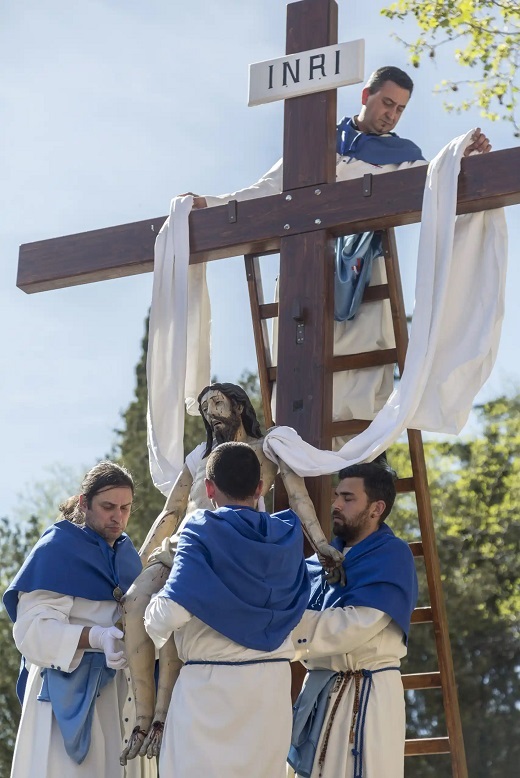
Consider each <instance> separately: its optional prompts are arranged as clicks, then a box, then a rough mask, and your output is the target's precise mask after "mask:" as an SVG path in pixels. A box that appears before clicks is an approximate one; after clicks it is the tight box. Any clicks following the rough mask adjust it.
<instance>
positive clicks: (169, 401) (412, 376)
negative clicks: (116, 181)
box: [148, 131, 507, 493]
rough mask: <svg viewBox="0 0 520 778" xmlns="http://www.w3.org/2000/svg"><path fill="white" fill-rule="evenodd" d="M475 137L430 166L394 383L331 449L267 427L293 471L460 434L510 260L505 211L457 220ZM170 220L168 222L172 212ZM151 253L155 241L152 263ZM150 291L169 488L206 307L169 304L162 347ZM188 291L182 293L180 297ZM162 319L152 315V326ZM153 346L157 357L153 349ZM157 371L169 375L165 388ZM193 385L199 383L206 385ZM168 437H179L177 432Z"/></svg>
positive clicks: (490, 358) (478, 383)
mask: <svg viewBox="0 0 520 778" xmlns="http://www.w3.org/2000/svg"><path fill="white" fill-rule="evenodd" d="M471 135H472V131H471V132H468V133H467V134H466V135H464V136H461V137H459V138H456V139H454V140H453V141H451V142H450V143H449V144H448V145H447V146H445V148H444V149H442V151H440V152H439V154H438V155H437V156H436V157H435V159H434V160H432V162H431V163H430V164H429V166H428V173H427V178H426V185H425V192H424V200H423V210H422V221H421V235H420V241H419V251H418V260H417V279H416V290H415V292H416V293H415V310H414V317H413V321H412V327H411V331H410V343H409V346H408V352H407V356H406V362H405V368H404V371H403V375H402V377H401V381H400V382H399V386H398V387H397V388H396V389H395V390H394V391H393V393H392V394H391V395H390V397H389V399H388V401H387V403H386V404H385V405H384V407H383V408H382V409H381V410H380V411H379V413H378V414H377V415H376V417H375V418H374V420H373V421H372V422H371V424H370V426H369V427H368V428H367V429H366V430H365V431H363V432H362V433H360V434H359V435H357V436H356V437H354V438H353V439H351V440H349V441H348V442H347V443H346V444H345V445H344V446H343V447H342V448H341V449H340V450H339V451H337V452H332V451H320V450H318V449H316V448H314V447H313V446H310V445H309V444H307V443H305V441H303V440H302V439H301V438H300V437H299V436H298V435H297V433H296V432H295V431H294V430H292V429H290V428H288V427H277V428H275V429H274V430H272V431H271V432H270V433H269V434H268V435H267V436H266V439H265V443H264V451H265V453H266V455H267V456H268V457H270V458H271V459H273V460H274V461H276V459H277V458H278V459H282V460H283V461H284V462H286V463H287V464H288V465H289V467H291V468H292V469H293V470H294V471H295V472H296V473H297V474H298V475H301V476H316V475H325V474H327V473H333V472H337V471H338V470H340V469H341V468H342V467H346V466H347V465H349V464H354V463H357V462H361V461H371V460H373V459H374V458H375V457H376V456H377V455H378V454H380V453H381V452H382V451H384V450H385V449H386V448H388V446H389V445H390V444H391V443H393V442H394V441H395V440H396V439H397V438H398V437H399V435H400V434H401V433H402V432H403V430H405V429H407V428H409V429H421V430H424V431H429V432H444V433H452V434H457V433H458V432H460V430H461V429H462V427H463V426H464V424H465V422H466V420H467V418H468V416H469V413H470V410H471V405H472V402H473V400H474V397H475V395H476V394H477V392H478V391H479V390H480V388H481V387H482V385H483V384H484V382H485V381H486V379H487V378H488V376H489V374H490V372H491V369H492V367H493V364H494V362H495V358H496V354H497V351H498V345H499V339H500V331H501V325H502V320H503V316H504V293H505V276H506V265H507V231H506V225H505V217H504V212H503V210H502V209H499V210H494V211H483V212H480V213H475V214H468V215H465V216H462V217H459V218H458V219H456V207H457V181H458V174H459V171H460V163H461V159H462V156H463V153H464V150H465V149H466V148H467V146H468V145H469V144H470V142H471ZM186 200H191V198H177V199H176V201H174V202H173V206H172V208H177V207H178V206H176V205H175V203H179V204H180V206H181V210H179V211H178V213H177V210H176V211H175V213H176V232H177V228H178V230H179V233H181V230H182V232H183V235H184V241H183V246H184V245H185V246H186V251H185V253H184V255H181V253H180V251H179V252H178V253H177V254H176V258H175V268H176V270H175V273H176V274H177V272H179V275H180V278H181V279H184V276H185V275H186V269H184V270H181V269H180V266H181V265H182V266H185V268H187V265H188V261H189V246H188V245H187V244H188V243H189V240H188V228H187V221H188V216H189V208H191V202H190V203H189V208H188V207H185V208H182V206H183V204H184V202H185V201H186ZM181 214H182V216H181ZM181 218H182V219H184V220H185V223H184V224H183V225H181V224H179V221H180V219H181ZM169 221H170V223H171V221H172V219H171V215H170V220H169ZM161 233H162V230H161ZM161 233H160V234H159V236H158V239H157V242H159V239H160V237H161ZM176 245H177V243H176ZM161 247H162V248H161V250H162V251H163V252H164V251H166V250H167V249H170V250H171V249H172V242H171V241H166V243H164V242H162V243H161ZM157 253H158V250H157V248H156V262H157ZM195 267H198V266H195ZM155 273H156V274H157V275H158V276H159V280H158V281H157V284H156V278H154V295H155V293H156V286H157V297H159V295H160V293H161V277H160V274H162V264H161V267H160V268H156V269H155ZM169 283H173V282H171V281H170V282H169ZM184 283H186V282H185V281H184ZM163 286H164V284H163ZM183 288H184V289H185V288H186V287H185V286H184V287H183ZM202 288H203V284H202V283H201V284H199V286H198V287H195V286H194V287H193V288H192V290H191V291H192V293H193V294H195V293H196V294H198V295H201V294H202V293H203V292H202ZM206 293H207V292H206ZM162 294H164V289H163V291H162ZM169 294H170V295H171V291H170V292H169ZM176 296H177V295H176ZM155 299H156V298H155V297H154V299H153V301H152V314H151V318H150V342H149V357H148V360H149V361H148V367H149V373H148V390H149V414H148V435H149V451H150V467H151V471H152V477H154V472H157V471H158V470H159V472H160V473H164V472H166V471H167V470H168V472H170V473H171V474H172V478H173V480H170V481H169V484H168V486H165V480H164V479H163V481H162V486H161V482H158V481H157V480H155V477H154V482H155V484H156V486H157V487H158V488H160V489H161V491H164V493H166V492H167V491H168V489H169V488H170V487H171V485H172V484H173V482H174V480H175V477H176V476H175V477H173V474H174V473H177V474H178V473H179V472H180V469H181V468H182V464H183V459H182V437H183V429H184V408H183V403H182V396H181V392H182V380H181V381H179V377H182V376H183V375H184V372H183V370H182V368H183V366H185V365H186V343H187V337H188V336H189V338H190V343H191V344H193V343H194V337H193V333H192V332H191V329H190V328H191V326H192V325H191V323H190V324H189V323H188V316H190V322H191V320H192V318H193V316H192V313H189V311H190V308H191V306H193V311H195V310H201V308H202V307H203V306H202V304H201V302H200V301H199V302H197V301H195V300H193V301H192V299H191V298H190V300H189V301H188V303H187V305H186V304H183V305H179V306H178V307H177V306H176V307H175V308H174V309H173V310H174V313H175V321H174V322H173V321H172V319H171V316H172V314H171V311H172V308H170V309H169V310H170V319H169V320H168V321H164V322H163V325H164V326H165V327H166V330H167V335H170V337H169V338H168V339H167V340H168V342H169V343H173V342H174V339H173V335H171V333H172V330H174V331H175V344H176V345H175V348H174V349H173V350H172V349H171V350H170V351H169V352H164V351H163V350H162V349H160V348H159V347H158V344H157V343H153V344H152V326H151V324H152V315H153V307H154V303H155ZM184 299H185V301H186V297H185V298H184ZM157 304H158V305H159V304H161V301H159V303H157ZM163 310H164V308H163ZM161 318H162V317H155V321H156V322H157V325H156V326H157V327H158V325H159V320H160V319H161ZM208 321H209V320H208ZM203 326H205V324H204V323H201V324H199V326H198V327H197V334H199V333H201V332H202V330H203ZM155 332H156V330H155V328H154V334H155ZM159 337H160V336H159ZM208 343H209V329H208V331H207V334H206V335H202V342H201V344H200V345H202V346H204V344H208ZM179 344H180V345H179ZM152 349H153V354H154V356H153V357H150V351H151V350H152ZM168 353H170V354H171V359H172V364H171V365H170V366H168V364H166V356H165V354H168ZM161 357H162V358H161ZM191 358H196V359H197V358H198V347H195V348H192V347H191V346H190V348H189V349H188V359H190V360H191ZM152 359H153V360H154V362H153V363H152V361H151V360H152ZM208 362H209V359H208ZM151 364H153V365H154V368H155V369H154V371H153V373H152V372H151V371H150V365H151ZM189 369H190V373H189V374H190V376H193V375H194V373H193V371H192V368H189ZM161 371H164V373H165V374H166V373H167V374H168V377H169V379H173V380H171V385H170V387H169V388H168V387H167V380H166V377H165V375H163V374H162V373H161ZM157 373H159V374H160V375H159V376H158V384H157V388H156V386H155V384H154V380H155V377H156V374H157ZM207 375H209V368H208V373H207ZM199 385H200V389H202V388H203V386H204V385H205V383H201V384H199ZM200 389H199V391H200ZM174 406H175V408H174ZM151 407H153V408H154V409H155V411H156V412H155V414H151V413H150V408H151ZM161 408H163V410H164V411H167V412H168V414H169V416H170V418H172V419H173V418H175V420H176V426H175V428H174V429H173V428H172V426H171V424H168V422H167V421H163V418H162V417H161V415H160V412H161ZM151 422H152V423H153V424H154V425H157V424H160V433H161V435H162V436H163V437H164V436H165V434H166V438H165V441H166V443H167V445H165V446H164V448H159V445H158V444H159V438H158V435H157V431H156V428H155V429H154V428H153V427H151ZM174 432H175V435H173V433H174ZM173 437H176V438H177V439H176V440H173ZM173 450H175V451H176V453H177V459H175V460H173V459H168V460H167V461H168V468H166V467H164V466H162V465H161V466H160V467H159V468H158V463H159V462H162V461H163V459H164V460H166V459H167V452H168V451H173ZM179 452H180V457H179Z"/></svg>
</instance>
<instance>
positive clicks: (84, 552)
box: [3, 520, 142, 621]
mask: <svg viewBox="0 0 520 778" xmlns="http://www.w3.org/2000/svg"><path fill="white" fill-rule="evenodd" d="M141 570H142V565H141V560H140V559H139V554H138V553H137V551H136V549H135V548H134V545H133V544H132V541H131V540H130V538H129V537H128V535H125V534H123V535H122V536H121V537H120V538H118V540H116V542H115V543H114V546H113V547H112V546H110V545H109V544H108V543H107V542H106V541H105V540H104V539H103V538H102V537H101V536H100V535H98V534H97V532H94V531H93V530H91V529H90V528H89V527H80V526H78V525H77V524H72V522H70V521H66V520H64V521H58V522H56V524H53V525H52V527H49V529H47V530H46V531H45V532H44V533H43V535H42V536H41V538H40V539H39V540H38V542H37V543H36V545H35V546H34V548H33V549H32V551H31V553H30V554H29V556H28V557H27V559H26V560H25V562H24V563H23V565H22V567H21V568H20V570H19V571H18V573H17V574H16V576H15V578H14V580H13V582H12V583H11V585H10V586H9V587H8V589H7V590H6V592H5V594H4V597H3V602H4V605H5V609H6V611H7V613H8V614H9V616H10V618H11V620H12V621H16V612H17V608H18V593H19V592H34V591H37V590H38V589H46V590H48V591H50V592H57V593H58V594H66V595H69V596H71V597H84V598H85V599H87V600H113V599H114V589H115V588H116V587H117V586H119V588H120V589H121V590H122V591H123V593H124V592H126V591H127V589H128V588H129V587H130V585H131V584H132V583H133V581H134V580H135V579H136V578H137V576H138V575H139V573H140V572H141Z"/></svg>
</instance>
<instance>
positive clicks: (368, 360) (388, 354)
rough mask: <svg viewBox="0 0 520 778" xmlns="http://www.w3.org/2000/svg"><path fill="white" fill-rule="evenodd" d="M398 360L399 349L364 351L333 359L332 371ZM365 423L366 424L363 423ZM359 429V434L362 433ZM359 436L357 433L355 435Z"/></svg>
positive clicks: (271, 371)
mask: <svg viewBox="0 0 520 778" xmlns="http://www.w3.org/2000/svg"><path fill="white" fill-rule="evenodd" d="M272 305H276V303H269V305H264V306H262V307H264V308H271V306H272ZM261 318H262V319H268V318H270V317H269V316H267V315H266V316H261ZM396 360H397V349H395V348H386V349H380V350H379V351H362V352H361V353H359V354H347V355H346V356H342V357H332V360H331V369H332V372H333V373H340V372H341V371H343V370H362V369H363V368H365V367H382V366H383V365H393V364H395V362H396ZM269 380H270V381H276V367H271V368H269ZM344 423H345V422H335V424H344ZM348 423H350V422H348ZM363 423H365V422H363ZM369 424H370V422H369V421H367V422H366V423H365V426H364V427H363V428H362V429H366V428H367V427H368V425H369ZM362 429H359V430H358V432H362ZM335 434H336V435H341V434H346V431H345V432H343V433H342V432H336V433H335ZM353 434H357V433H353Z"/></svg>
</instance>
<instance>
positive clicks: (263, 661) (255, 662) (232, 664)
mask: <svg viewBox="0 0 520 778" xmlns="http://www.w3.org/2000/svg"><path fill="white" fill-rule="evenodd" d="M290 661H291V660H290V659H249V660H247V661H246V662H210V661H209V660H208V661H206V660H205V659H201V660H195V659H190V660H189V661H188V662H184V665H185V666H186V665H225V666H226V667H241V666H242V665H266V664H272V663H273V662H290ZM388 669H390V668H388Z"/></svg>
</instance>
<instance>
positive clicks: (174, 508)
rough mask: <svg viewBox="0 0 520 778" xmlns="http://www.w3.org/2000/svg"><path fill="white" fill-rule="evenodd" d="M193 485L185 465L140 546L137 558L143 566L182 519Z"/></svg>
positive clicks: (191, 477)
mask: <svg viewBox="0 0 520 778" xmlns="http://www.w3.org/2000/svg"><path fill="white" fill-rule="evenodd" d="M192 484H193V476H192V475H191V472H190V470H189V468H188V466H187V465H184V467H183V468H182V470H181V473H180V475H179V477H178V478H177V480H176V481H175V483H174V485H173V486H172V489H171V492H170V494H169V495H168V498H167V500H166V503H165V506H164V508H163V509H162V511H161V512H160V514H159V515H158V516H157V518H156V520H155V521H154V523H153V524H152V526H151V528H150V531H149V532H148V535H147V536H146V539H145V541H144V543H143V545H142V546H141V549H140V551H139V556H140V557H141V559H142V561H143V564H146V562H147V561H148V557H149V556H150V554H151V553H152V552H153V551H155V549H156V548H158V547H159V546H160V545H161V543H162V542H163V540H164V539H165V538H167V537H170V535H173V534H174V533H175V532H176V531H177V528H178V526H179V524H180V523H181V521H182V519H183V518H184V514H185V513H186V508H187V506H188V499H189V496H190V490H191V487H192Z"/></svg>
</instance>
